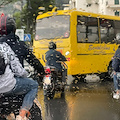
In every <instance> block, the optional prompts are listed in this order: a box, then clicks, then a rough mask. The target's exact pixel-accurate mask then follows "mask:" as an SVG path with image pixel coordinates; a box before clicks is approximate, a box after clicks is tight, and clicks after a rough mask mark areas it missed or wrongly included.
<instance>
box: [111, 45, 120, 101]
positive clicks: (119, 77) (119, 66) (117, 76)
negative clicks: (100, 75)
mask: <svg viewBox="0 0 120 120" xmlns="http://www.w3.org/2000/svg"><path fill="white" fill-rule="evenodd" d="M112 68H113V70H114V72H113V83H114V90H115V93H114V94H113V98H115V99H119V97H120V88H119V82H120V46H119V47H118V49H117V50H116V52H115V55H114V56H113V58H112Z"/></svg>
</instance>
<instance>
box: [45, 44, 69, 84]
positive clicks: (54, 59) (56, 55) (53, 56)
mask: <svg viewBox="0 0 120 120" xmlns="http://www.w3.org/2000/svg"><path fill="white" fill-rule="evenodd" d="M48 47H49V50H48V51H47V52H46V53H45V54H46V56H45V58H46V60H47V61H46V65H48V66H54V67H56V68H57V69H58V71H59V72H60V73H61V74H62V69H63V68H62V65H61V62H62V61H67V60H66V58H65V56H64V55H62V54H61V52H59V51H57V50H56V44H55V43H54V42H50V43H49V46H48ZM62 80H63V79H62ZM63 82H64V80H63Z"/></svg>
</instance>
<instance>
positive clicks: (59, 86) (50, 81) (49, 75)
mask: <svg viewBox="0 0 120 120" xmlns="http://www.w3.org/2000/svg"><path fill="white" fill-rule="evenodd" d="M62 63H63V64H62V65H63V69H62V73H61V72H59V71H58V69H57V68H55V67H54V66H45V76H44V78H43V91H44V96H45V97H47V98H49V99H53V98H54V95H55V92H56V91H59V92H61V96H62V95H63V94H64V89H65V85H66V80H67V65H66V64H65V63H64V62H62ZM63 80H64V82H63Z"/></svg>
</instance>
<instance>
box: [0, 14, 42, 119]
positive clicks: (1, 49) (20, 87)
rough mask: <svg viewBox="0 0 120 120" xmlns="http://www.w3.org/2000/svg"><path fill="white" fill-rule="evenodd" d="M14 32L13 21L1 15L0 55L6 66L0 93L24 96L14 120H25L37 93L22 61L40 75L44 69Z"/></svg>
mask: <svg viewBox="0 0 120 120" xmlns="http://www.w3.org/2000/svg"><path fill="white" fill-rule="evenodd" d="M15 30H16V25H15V21H14V19H12V18H10V17H7V16H5V15H3V14H2V15H1V18H0V36H1V37H0V53H2V54H3V56H4V57H6V58H5V59H6V60H7V61H8V64H7V63H6V64H7V67H6V72H5V73H4V74H3V75H0V79H1V81H2V82H0V86H1V87H0V93H4V94H5V95H22V94H24V95H25V96H24V99H23V103H22V106H21V109H20V112H19V115H18V116H17V118H16V120H26V114H27V113H29V110H30V108H31V107H32V104H33V101H34V99H35V97H36V95H37V92H38V83H37V82H36V81H34V80H32V79H29V78H27V72H26V71H25V69H24V68H23V60H24V59H25V60H26V61H27V62H28V63H29V64H30V65H32V66H34V68H35V69H36V70H37V72H38V73H40V74H44V68H43V65H42V64H41V63H40V62H39V60H38V59H37V58H36V57H35V56H34V55H33V54H32V52H31V51H30V50H29V49H28V48H27V47H26V45H25V44H24V42H20V41H19V37H18V36H16V35H15ZM10 47H11V48H12V49H11V48H10ZM16 55H17V56H16ZM9 64H10V65H9ZM6 80H7V81H8V82H7V81H6ZM3 81H4V82H3ZM6 83H7V84H6Z"/></svg>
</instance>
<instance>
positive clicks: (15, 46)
mask: <svg viewBox="0 0 120 120" xmlns="http://www.w3.org/2000/svg"><path fill="white" fill-rule="evenodd" d="M15 31H16V23H15V21H14V19H13V18H11V17H8V16H5V15H4V14H2V15H1V17H0V36H1V37H2V38H1V39H0V42H6V43H7V44H8V45H9V46H10V47H11V48H12V50H13V51H14V52H15V54H16V55H17V57H18V58H19V61H20V63H21V64H22V66H23V67H24V59H25V60H26V61H27V62H28V63H29V64H30V65H31V66H33V67H34V69H35V70H37V72H38V73H39V75H43V74H44V67H43V65H42V64H41V63H40V61H39V60H38V59H37V58H36V56H35V55H33V53H32V51H31V50H30V49H29V48H28V47H27V46H26V44H25V43H24V42H23V41H20V40H19V37H18V36H17V35H15ZM41 79H42V78H41Z"/></svg>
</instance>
